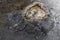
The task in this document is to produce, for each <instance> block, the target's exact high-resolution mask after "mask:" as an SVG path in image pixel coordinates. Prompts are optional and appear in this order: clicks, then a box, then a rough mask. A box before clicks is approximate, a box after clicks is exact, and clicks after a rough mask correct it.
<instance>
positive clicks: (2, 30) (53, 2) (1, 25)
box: [0, 0, 60, 40]
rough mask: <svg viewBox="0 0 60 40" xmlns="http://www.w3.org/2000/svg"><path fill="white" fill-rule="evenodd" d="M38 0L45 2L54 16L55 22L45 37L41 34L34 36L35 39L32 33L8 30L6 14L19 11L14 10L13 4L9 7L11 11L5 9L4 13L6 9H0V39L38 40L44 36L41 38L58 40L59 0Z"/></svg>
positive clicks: (59, 30) (59, 33)
mask: <svg viewBox="0 0 60 40" xmlns="http://www.w3.org/2000/svg"><path fill="white" fill-rule="evenodd" d="M14 1H15V0H14ZM14 1H11V2H12V3H13V2H14ZM38 1H41V2H43V3H45V4H46V6H48V8H49V9H50V8H51V9H50V11H51V13H52V14H53V15H52V16H53V17H54V21H55V24H54V25H55V26H54V28H53V29H52V30H51V31H50V32H49V33H48V35H47V36H46V37H44V36H43V35H41V36H39V37H37V36H36V37H35V38H36V39H35V38H33V36H34V35H33V36H32V35H30V36H29V35H28V34H26V33H23V32H22V31H21V32H18V31H17V30H16V31H17V32H15V31H13V30H12V31H11V30H8V27H7V25H8V24H7V18H8V17H7V14H11V13H13V14H14V13H20V11H19V10H18V11H15V8H14V6H13V7H11V8H13V9H14V10H13V12H9V11H7V12H8V13H5V12H6V10H4V9H1V12H0V40H40V39H41V40H42V39H43V38H44V39H43V40H60V0H38ZM0 2H1V1H0ZM3 2H6V0H3ZM3 2H2V4H3V5H2V6H3V8H4V7H5V4H4V3H3ZM13 4H14V3H13ZM19 4H20V3H19ZM0 5H1V4H0ZM11 5H12V4H11ZM6 6H7V4H6ZM0 7H1V6H0ZM6 8H7V7H6ZM7 9H8V8H7ZM18 9H19V8H18ZM2 10H3V11H4V12H3V11H2ZM17 19H18V18H17ZM16 22H17V20H16ZM16 25H17V24H16ZM16 25H15V26H16ZM22 26H23V25H22ZM40 37H41V38H40Z"/></svg>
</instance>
